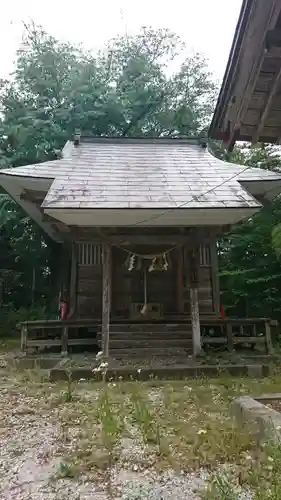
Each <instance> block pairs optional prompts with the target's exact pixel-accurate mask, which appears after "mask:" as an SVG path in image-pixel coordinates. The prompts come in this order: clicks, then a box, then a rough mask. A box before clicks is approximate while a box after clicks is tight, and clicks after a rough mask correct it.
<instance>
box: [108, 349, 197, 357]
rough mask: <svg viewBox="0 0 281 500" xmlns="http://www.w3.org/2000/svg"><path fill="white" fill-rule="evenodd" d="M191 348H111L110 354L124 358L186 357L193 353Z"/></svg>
mask: <svg viewBox="0 0 281 500" xmlns="http://www.w3.org/2000/svg"><path fill="white" fill-rule="evenodd" d="M191 353H192V351H191V349H183V348H179V349H177V348H171V347H169V348H166V349H162V348H152V349H151V348H140V349H132V348H130V349H129V348H126V349H109V355H110V356H111V357H112V358H116V359H120V358H121V359H122V358H139V359H142V358H148V359H149V358H154V357H163V358H165V357H181V358H186V356H188V355H189V354H191Z"/></svg>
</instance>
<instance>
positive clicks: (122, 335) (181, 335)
mask: <svg viewBox="0 0 281 500" xmlns="http://www.w3.org/2000/svg"><path fill="white" fill-rule="evenodd" d="M97 336H98V337H101V332H99V333H98V335H97ZM109 338H110V339H113V340H122V339H123V340H127V339H132V340H142V339H147V340H149V339H151V340H161V339H164V340H165V339H186V338H192V331H191V330H190V331H184V332H173V333H170V332H164V333H163V332H156V333H155V332H143V333H140V332H134V333H133V332H114V333H112V332H109Z"/></svg>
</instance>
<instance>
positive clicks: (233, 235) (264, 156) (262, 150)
mask: <svg viewBox="0 0 281 500" xmlns="http://www.w3.org/2000/svg"><path fill="white" fill-rule="evenodd" d="M218 152H219V155H220V156H221V157H224V155H227V159H228V161H232V162H237V163H240V164H245V165H252V166H253V167H259V168H264V169H269V170H273V169H275V168H278V167H279V165H280V157H279V154H277V151H276V148H275V147H272V146H268V145H267V146H264V145H261V147H258V148H250V147H247V146H242V147H237V148H235V150H234V151H233V153H230V154H229V153H225V152H224V151H223V148H221V147H220V146H219V148H218V150H217V151H216V153H217V154H218ZM280 221H281V200H280V198H277V199H276V200H275V201H274V202H273V203H272V204H270V205H267V206H265V207H264V208H263V209H262V211H261V212H259V213H258V214H257V215H255V216H254V217H252V218H250V219H249V220H247V221H244V222H242V223H240V224H237V225H236V226H235V227H234V228H233V229H232V230H231V232H230V234H228V235H225V236H224V237H223V238H222V239H221V241H220V242H219V255H220V271H221V288H222V303H224V305H225V307H226V309H227V312H228V314H229V315H238V316H239V315H240V316H254V317H258V316H268V317H275V318H281V300H280V297H281V263H280V261H279V259H278V258H277V256H276V251H275V249H274V246H273V244H272V232H273V230H274V228H275V227H276V225H278V224H279V223H280Z"/></svg>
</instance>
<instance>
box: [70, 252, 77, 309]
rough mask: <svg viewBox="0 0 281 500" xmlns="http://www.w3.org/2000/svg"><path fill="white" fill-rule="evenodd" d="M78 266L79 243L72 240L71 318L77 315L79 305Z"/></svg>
mask: <svg viewBox="0 0 281 500" xmlns="http://www.w3.org/2000/svg"><path fill="white" fill-rule="evenodd" d="M77 267H78V264H77V245H76V243H75V242H72V245H71V266H70V280H69V314H68V318H69V319H70V318H72V317H73V316H74V315H75V312H76V306H77Z"/></svg>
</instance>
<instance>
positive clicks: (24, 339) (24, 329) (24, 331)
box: [21, 324, 27, 351]
mask: <svg viewBox="0 0 281 500" xmlns="http://www.w3.org/2000/svg"><path fill="white" fill-rule="evenodd" d="M26 347H27V326H26V325H25V324H22V326H21V350H22V351H25V350H26Z"/></svg>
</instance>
